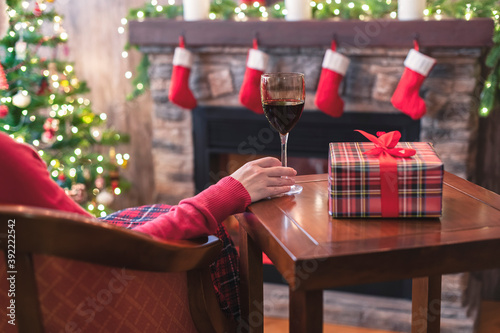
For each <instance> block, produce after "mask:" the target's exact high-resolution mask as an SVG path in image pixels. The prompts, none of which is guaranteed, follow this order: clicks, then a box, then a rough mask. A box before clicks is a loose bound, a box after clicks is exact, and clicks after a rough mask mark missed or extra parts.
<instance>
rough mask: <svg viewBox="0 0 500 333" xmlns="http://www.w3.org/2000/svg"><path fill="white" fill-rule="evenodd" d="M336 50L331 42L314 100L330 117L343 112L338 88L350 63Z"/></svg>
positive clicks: (342, 102)
mask: <svg viewBox="0 0 500 333" xmlns="http://www.w3.org/2000/svg"><path fill="white" fill-rule="evenodd" d="M336 48H337V46H336V43H335V42H332V47H331V49H329V50H326V53H325V57H324V58H323V64H322V69H321V76H320V77H319V83H318V90H317V91H316V99H315V100H314V103H315V104H316V106H317V107H318V109H320V110H321V111H323V112H324V113H326V114H327V115H330V116H332V117H340V116H341V115H342V113H343V112H344V101H343V100H342V98H340V96H339V86H340V82H341V81H342V79H343V78H344V75H345V73H346V72H347V68H348V67H349V63H350V62H351V60H349V58H347V57H346V56H344V55H342V54H340V53H338V52H336V51H335V49H336Z"/></svg>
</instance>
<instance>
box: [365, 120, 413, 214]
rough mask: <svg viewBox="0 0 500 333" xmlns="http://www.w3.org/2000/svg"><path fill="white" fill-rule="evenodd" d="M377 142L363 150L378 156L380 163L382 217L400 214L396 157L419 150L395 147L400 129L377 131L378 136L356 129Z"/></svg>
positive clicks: (399, 136)
mask: <svg viewBox="0 0 500 333" xmlns="http://www.w3.org/2000/svg"><path fill="white" fill-rule="evenodd" d="M356 131H358V132H359V133H361V134H363V135H364V136H365V137H366V138H367V139H368V140H370V141H371V142H373V143H374V144H375V148H373V149H370V150H368V151H365V152H363V153H364V154H367V155H375V156H378V159H379V163H380V199H381V213H382V217H398V216H399V191H398V189H399V186H398V163H397V159H396V158H395V157H410V156H413V155H415V154H416V153H417V152H416V150H415V149H411V148H395V147H396V144H397V143H398V142H399V139H401V133H400V132H399V131H392V132H389V133H385V132H377V136H378V138H377V137H376V136H374V135H372V134H369V133H366V132H364V131H360V130H356Z"/></svg>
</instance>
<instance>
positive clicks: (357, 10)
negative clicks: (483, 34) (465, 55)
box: [127, 0, 500, 117]
mask: <svg viewBox="0 0 500 333" xmlns="http://www.w3.org/2000/svg"><path fill="white" fill-rule="evenodd" d="M153 1H154V0H153ZM261 2H263V1H261ZM284 8H285V7H284V3H283V2H278V3H275V4H274V5H272V6H270V7H265V6H262V5H260V2H255V3H253V4H245V3H242V4H240V5H238V4H236V3H235V2H234V1H233V0H215V1H214V2H212V4H211V5H210V19H212V20H240V21H241V20H246V19H247V18H254V19H256V18H259V19H267V18H274V19H283V18H284V17H285V15H284V13H283V10H284ZM311 10H312V15H313V18H314V19H317V20H328V19H345V20H349V19H351V20H352V19H361V20H364V19H380V18H383V19H395V18H396V11H397V0H364V1H349V0H347V1H346V0H325V1H318V2H314V1H312V2H311ZM425 15H426V16H427V17H430V18H437V19H438V18H445V17H448V18H457V19H466V20H469V19H471V18H475V17H487V18H492V19H493V20H494V22H495V33H494V37H493V42H494V46H493V48H492V49H491V50H490V52H489V54H488V57H487V59H486V65H487V66H488V67H489V68H490V69H491V71H490V73H489V75H488V78H487V80H486V81H485V82H484V87H483V90H482V92H481V97H480V106H479V115H480V116H483V117H486V116H488V115H489V113H490V111H491V110H492V109H493V108H494V107H495V106H497V105H498V104H499V103H500V23H499V22H500V20H499V17H500V1H498V0H427V8H426V11H425ZM149 17H164V18H168V19H177V18H182V5H168V6H158V5H152V4H151V3H148V4H146V5H144V6H143V7H142V8H137V9H132V10H130V12H129V15H128V17H127V18H128V19H129V20H137V19H139V20H142V19H144V18H149ZM144 59H145V60H144V61H143V62H141V64H140V65H139V67H138V68H137V76H136V78H135V79H134V81H133V85H134V91H133V92H132V93H131V94H130V96H129V98H134V97H136V96H138V95H140V94H142V93H143V92H144V90H145V88H147V87H149V78H148V75H147V70H148V67H149V63H148V60H147V56H146V55H144Z"/></svg>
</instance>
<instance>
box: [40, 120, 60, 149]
mask: <svg viewBox="0 0 500 333" xmlns="http://www.w3.org/2000/svg"><path fill="white" fill-rule="evenodd" d="M43 129H44V132H43V133H42V142H43V143H48V144H53V143H54V142H55V140H56V139H55V136H56V132H57V131H58V130H59V120H58V119H54V118H47V120H45V123H44V124H43Z"/></svg>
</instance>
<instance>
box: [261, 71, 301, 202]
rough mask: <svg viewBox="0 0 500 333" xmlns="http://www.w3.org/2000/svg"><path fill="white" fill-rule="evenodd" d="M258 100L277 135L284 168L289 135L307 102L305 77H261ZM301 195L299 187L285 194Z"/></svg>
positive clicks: (275, 75) (278, 74) (286, 74)
mask: <svg viewBox="0 0 500 333" xmlns="http://www.w3.org/2000/svg"><path fill="white" fill-rule="evenodd" d="M260 97H261V100H262V108H263V109H264V114H265V115H266V117H267V120H268V121H269V123H270V124H271V126H272V127H273V128H274V129H276V130H277V131H278V132H279V133H280V139H281V165H283V166H285V167H286V166H287V142H288V133H289V132H290V131H291V130H292V128H293V127H294V126H295V125H296V124H297V122H298V121H299V119H300V116H301V114H302V110H303V109H304V102H305V99H306V98H305V97H306V90H305V80H304V74H302V73H266V74H263V75H262V76H261V78H260ZM301 191H302V186H300V185H293V186H292V189H291V190H290V191H288V192H287V193H285V194H297V193H300V192H301Z"/></svg>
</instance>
